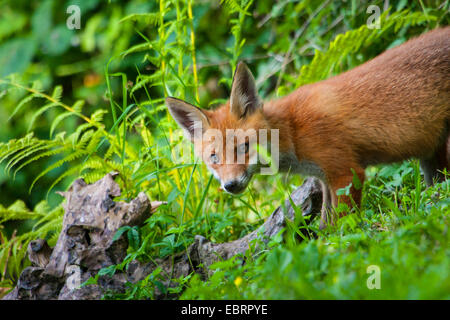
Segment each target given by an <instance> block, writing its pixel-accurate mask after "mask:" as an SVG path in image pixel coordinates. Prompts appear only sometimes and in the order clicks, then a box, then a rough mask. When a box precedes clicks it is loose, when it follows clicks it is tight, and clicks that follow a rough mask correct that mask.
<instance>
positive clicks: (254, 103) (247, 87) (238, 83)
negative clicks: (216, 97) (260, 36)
mask: <svg viewBox="0 0 450 320" xmlns="http://www.w3.org/2000/svg"><path fill="white" fill-rule="evenodd" d="M261 106H262V103H261V100H260V98H259V96H258V92H257V91H256V84H255V78H253V75H252V73H251V72H250V70H249V69H248V67H247V65H246V64H245V63H243V62H239V63H238V65H237V67H236V71H235V72H234V77H233V85H232V86H231V96H230V111H231V113H234V114H235V115H236V116H237V117H238V118H243V117H245V116H247V115H249V114H251V113H253V112H254V111H255V110H257V109H258V108H260V107H261Z"/></svg>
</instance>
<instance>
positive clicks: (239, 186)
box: [223, 180, 247, 194]
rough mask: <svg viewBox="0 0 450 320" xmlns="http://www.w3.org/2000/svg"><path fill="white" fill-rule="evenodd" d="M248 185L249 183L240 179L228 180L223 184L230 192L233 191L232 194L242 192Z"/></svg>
mask: <svg viewBox="0 0 450 320" xmlns="http://www.w3.org/2000/svg"><path fill="white" fill-rule="evenodd" d="M246 187H247V184H246V183H245V184H244V183H242V182H240V181H239V180H231V181H228V182H226V183H224V185H223V189H224V190H225V191H226V192H228V193H232V194H239V193H241V192H243V191H244V190H245V188H246Z"/></svg>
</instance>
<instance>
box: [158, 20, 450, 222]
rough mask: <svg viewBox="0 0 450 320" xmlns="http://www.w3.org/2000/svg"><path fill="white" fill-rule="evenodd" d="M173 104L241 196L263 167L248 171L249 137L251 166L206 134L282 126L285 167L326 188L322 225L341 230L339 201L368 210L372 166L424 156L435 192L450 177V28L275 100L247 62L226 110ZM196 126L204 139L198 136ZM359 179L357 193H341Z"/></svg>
mask: <svg viewBox="0 0 450 320" xmlns="http://www.w3.org/2000/svg"><path fill="white" fill-rule="evenodd" d="M166 104H167V106H168V109H169V111H170V113H171V115H172V116H173V118H174V119H175V121H176V122H177V123H178V124H179V126H180V127H181V128H183V129H184V131H185V132H186V134H187V135H188V137H190V138H191V140H192V141H193V142H195V141H197V142H200V143H199V145H200V146H201V148H202V150H203V152H202V150H196V152H198V153H199V154H200V155H201V157H202V159H203V161H204V162H205V163H206V164H207V166H208V168H209V169H210V170H211V171H212V172H213V174H214V175H215V177H216V178H218V179H219V180H220V182H221V184H222V187H223V188H224V189H225V190H226V191H227V192H229V193H233V194H235V193H240V192H242V191H243V190H244V189H245V188H246V187H247V185H248V183H249V181H250V179H251V177H252V175H253V174H254V173H255V172H256V170H255V168H256V167H257V165H255V164H250V160H251V158H252V157H253V156H252V153H251V151H250V150H251V148H252V145H249V141H248V139H247V140H246V141H245V142H243V143H241V144H239V145H238V146H237V147H236V148H234V149H233V150H234V154H232V155H231V157H235V156H237V155H239V154H241V155H245V160H246V161H245V162H244V163H229V162H228V161H226V160H227V159H226V157H227V156H228V157H229V156H230V155H229V153H225V152H224V151H223V150H226V149H227V147H226V146H225V145H224V146H220V145H218V144H217V142H214V141H212V140H211V139H206V138H205V135H206V131H207V130H208V129H215V130H216V131H217V130H218V131H220V132H222V133H223V135H224V136H225V135H226V131H227V129H243V130H244V131H245V130H248V129H254V130H256V131H258V130H260V129H279V137H280V138H279V169H280V170H281V171H289V172H291V173H298V174H301V175H305V176H315V177H318V178H319V179H320V180H321V181H322V182H323V183H322V191H323V205H322V213H321V228H323V227H324V226H326V225H327V224H328V223H333V219H331V220H330V217H329V213H330V210H333V209H332V208H336V206H337V205H338V203H339V202H340V201H342V202H344V203H345V204H347V205H348V206H349V208H352V207H353V205H354V204H356V205H359V204H360V202H361V188H357V187H356V186H355V183H354V181H355V180H354V177H355V175H356V176H357V177H358V178H359V181H360V182H361V183H364V178H365V174H364V169H365V168H366V167H367V166H369V165H375V164H380V163H393V162H398V161H403V160H406V159H409V158H418V159H420V161H421V167H422V170H423V172H424V175H425V181H426V183H427V184H428V185H431V184H432V183H433V181H436V180H439V181H441V180H443V179H444V178H445V177H444V175H443V174H442V170H443V169H445V168H446V169H449V168H450V27H446V28H442V29H435V30H433V31H430V32H428V33H426V34H423V35H421V36H419V37H417V38H415V39H412V40H409V41H407V42H405V43H404V44H402V45H400V46H398V47H395V48H392V49H390V50H387V51H386V52H384V53H383V54H381V55H379V56H377V57H375V58H374V59H372V60H370V61H368V62H366V63H364V64H362V65H360V66H358V67H356V68H354V69H352V70H350V71H347V72H345V73H342V74H340V75H338V76H335V77H332V78H330V79H327V80H324V81H320V82H317V83H314V84H309V85H305V86H302V87H300V88H298V89H297V90H295V91H293V92H292V93H290V94H289V95H287V96H284V97H282V98H279V99H276V100H273V101H268V102H265V103H263V101H262V100H261V99H260V98H259V97H258V94H257V90H256V86H255V80H254V78H253V76H252V74H251V72H250V71H249V69H248V68H247V66H246V65H245V64H244V63H242V62H241V63H239V64H238V65H237V67H236V70H235V74H234V77H233V82H232V89H231V95H230V99H229V101H228V102H227V103H226V104H224V105H222V106H221V107H219V108H217V109H215V110H204V109H199V108H197V107H195V106H193V105H191V104H189V103H187V102H184V101H181V100H178V99H175V98H171V97H169V98H167V99H166ZM198 126H200V127H201V128H202V129H201V134H200V135H197V136H194V131H195V128H196V127H198ZM239 135H240V133H237V134H235V136H236V138H237V139H238V140H239V138H240V137H239ZM241 141H242V139H241ZM223 143H225V142H223ZM207 147H209V149H208V148H207ZM204 150H209V152H204ZM352 182H353V185H352V186H351V187H350V194H349V195H342V196H337V195H336V191H337V190H338V189H341V188H344V187H346V186H349V185H350V184H351V183H352ZM333 212H334V211H333ZM343 214H346V213H341V214H340V216H342V215H343Z"/></svg>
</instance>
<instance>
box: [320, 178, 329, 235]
mask: <svg viewBox="0 0 450 320" xmlns="http://www.w3.org/2000/svg"><path fill="white" fill-rule="evenodd" d="M320 184H321V187H322V210H321V212H320V229H321V230H322V229H323V228H325V227H326V225H327V223H328V221H330V219H331V208H332V204H331V193H330V188H329V187H328V185H327V184H326V183H325V182H323V181H322V180H321V181H320Z"/></svg>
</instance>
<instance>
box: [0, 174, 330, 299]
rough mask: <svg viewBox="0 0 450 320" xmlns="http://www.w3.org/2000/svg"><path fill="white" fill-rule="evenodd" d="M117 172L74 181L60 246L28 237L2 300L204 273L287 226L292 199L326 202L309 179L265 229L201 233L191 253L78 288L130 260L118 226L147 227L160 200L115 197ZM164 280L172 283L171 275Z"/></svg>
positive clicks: (94, 292)
mask: <svg viewBox="0 0 450 320" xmlns="http://www.w3.org/2000/svg"><path fill="white" fill-rule="evenodd" d="M114 175H115V174H114V173H111V174H107V175H106V176H105V177H104V178H103V179H101V180H99V181H97V182H96V183H94V184H91V185H87V184H86V183H85V182H84V180H82V179H79V180H76V181H75V182H74V183H73V185H72V186H71V187H70V188H69V190H68V191H67V192H62V193H61V195H63V196H64V197H65V198H66V202H65V205H64V210H65V214H64V218H63V227H62V231H61V233H60V235H59V238H58V241H57V243H56V246H55V247H54V248H53V249H51V248H50V247H49V246H48V244H47V242H46V241H45V240H42V239H37V240H35V241H32V242H30V244H29V246H28V255H29V259H30V261H31V262H32V264H33V265H32V266H31V267H28V268H26V269H25V270H24V271H23V272H22V274H21V275H20V278H19V281H18V283H17V286H16V287H15V288H14V289H13V290H12V291H11V292H10V293H9V294H8V295H6V296H5V297H4V298H3V299H10V300H13V299H34V300H38V299H39V300H41V299H62V300H71V299H82V300H89V299H100V298H101V297H102V296H103V295H104V294H105V292H107V291H115V292H123V291H124V290H125V284H126V283H127V282H136V281H139V280H142V279H144V278H145V277H146V276H147V275H149V274H150V273H151V272H152V271H153V270H155V268H156V267H157V266H159V267H161V268H162V269H163V271H164V272H165V273H166V274H171V275H172V278H178V277H181V276H187V275H189V274H190V273H191V272H193V271H194V272H197V273H200V274H202V275H203V276H204V277H205V278H206V277H208V276H209V272H210V271H208V270H209V268H208V267H209V266H210V265H211V264H213V263H214V262H217V261H218V260H219V259H221V258H222V259H228V258H231V257H233V256H235V255H238V254H244V253H245V252H246V251H247V249H249V245H250V244H251V242H252V241H254V240H259V241H262V242H263V243H267V242H268V241H269V240H270V238H271V237H273V236H275V235H276V234H277V233H278V232H279V231H280V230H281V229H282V228H284V227H285V225H286V219H290V220H293V217H294V215H295V213H294V209H293V208H292V206H291V201H292V203H294V204H295V205H296V206H299V207H301V208H302V213H303V216H310V215H317V214H318V213H319V212H320V209H321V205H322V192H321V186H320V182H319V181H318V180H317V179H315V178H309V179H307V180H306V181H305V182H304V184H303V185H302V186H300V187H299V188H297V189H296V190H295V191H294V192H293V193H292V194H291V195H290V198H291V200H289V199H288V200H286V201H285V202H284V205H283V206H280V207H278V208H277V209H276V210H275V211H274V212H273V213H272V215H271V216H270V217H269V218H268V219H267V220H266V222H265V223H264V224H263V225H262V226H261V227H259V228H258V229H257V230H255V231H254V232H251V233H250V234H248V235H246V236H245V237H243V238H241V239H238V240H235V241H232V242H227V243H212V242H209V241H207V240H206V239H205V238H204V237H202V236H196V237H195V241H194V243H193V244H192V245H190V246H189V247H188V249H187V250H186V251H184V252H181V253H179V254H177V255H176V256H174V257H168V258H165V259H156V260H155V263H145V264H144V263H141V262H139V261H133V262H132V263H131V264H130V265H129V267H128V270H127V272H123V273H116V274H115V275H114V276H112V277H110V276H101V277H99V281H98V284H96V285H87V286H84V287H81V288H80V287H79V284H80V283H83V282H84V281H86V280H88V279H89V278H90V277H91V276H95V275H96V274H97V272H98V271H99V270H100V269H101V268H104V267H108V266H111V265H114V264H118V263H120V262H122V261H123V259H124V258H125V256H126V251H127V247H128V242H127V239H126V237H125V236H124V235H123V236H122V237H120V238H119V239H118V240H116V241H112V240H113V237H114V235H115V234H116V232H117V230H118V229H119V228H121V227H123V226H139V225H142V224H143V223H144V221H145V220H146V219H147V218H148V217H150V215H151V214H152V213H153V212H154V211H155V210H156V209H157V208H158V207H159V206H160V205H162V204H163V203H162V202H157V201H155V202H151V201H150V200H149V199H148V197H147V196H146V195H145V194H144V193H140V194H139V195H138V196H137V198H135V199H134V200H132V201H131V202H129V203H126V202H116V201H114V200H113V199H114V198H115V197H118V196H120V188H119V186H118V184H117V183H116V182H115V181H114ZM310 220H311V219H310ZM200 265H202V266H203V267H202V268H200V267H199V266H200ZM165 285H166V286H170V285H171V284H170V280H169V279H168V280H167V281H166V283H165ZM156 297H157V298H163V295H162V294H161V292H159V291H157V292H156Z"/></svg>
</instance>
